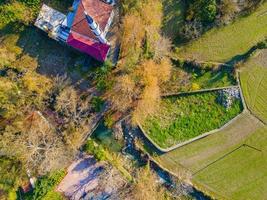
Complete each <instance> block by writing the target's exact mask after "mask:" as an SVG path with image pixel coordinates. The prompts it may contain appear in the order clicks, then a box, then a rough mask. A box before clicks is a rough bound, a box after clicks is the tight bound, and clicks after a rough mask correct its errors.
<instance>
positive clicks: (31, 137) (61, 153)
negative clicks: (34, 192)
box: [2, 112, 72, 174]
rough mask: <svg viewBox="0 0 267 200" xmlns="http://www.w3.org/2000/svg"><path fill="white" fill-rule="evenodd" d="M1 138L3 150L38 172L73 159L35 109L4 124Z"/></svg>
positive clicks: (49, 169) (52, 168)
mask: <svg viewBox="0 0 267 200" xmlns="http://www.w3.org/2000/svg"><path fill="white" fill-rule="evenodd" d="M4 138H6V139H5V141H6V143H5V144H2V145H3V146H4V148H3V149H4V151H5V153H6V154H11V155H12V154H13V155H16V156H17V157H18V158H20V160H21V161H22V162H23V163H25V165H26V166H27V168H28V169H30V170H31V171H33V172H37V173H38V174H44V173H46V172H48V171H51V170H55V169H59V168H62V167H65V165H66V164H67V163H68V162H69V161H70V159H71V158H72V156H71V152H69V151H67V149H66V148H65V146H64V143H63V142H62V138H61V136H60V135H58V134H57V133H56V132H55V130H54V129H53V127H51V126H50V125H49V123H48V122H47V121H46V120H45V119H44V118H43V117H42V116H41V115H40V114H39V113H38V112H33V113H32V114H31V115H30V116H29V117H27V118H26V119H25V120H23V121H21V122H18V123H17V124H16V125H15V126H10V127H7V129H6V132H5V134H4Z"/></svg>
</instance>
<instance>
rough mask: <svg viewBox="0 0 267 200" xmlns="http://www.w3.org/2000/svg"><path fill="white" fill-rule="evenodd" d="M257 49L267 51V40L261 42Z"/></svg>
mask: <svg viewBox="0 0 267 200" xmlns="http://www.w3.org/2000/svg"><path fill="white" fill-rule="evenodd" d="M256 48H258V49H266V48H267V39H266V40H264V41H262V42H259V43H258V44H257V45H256Z"/></svg>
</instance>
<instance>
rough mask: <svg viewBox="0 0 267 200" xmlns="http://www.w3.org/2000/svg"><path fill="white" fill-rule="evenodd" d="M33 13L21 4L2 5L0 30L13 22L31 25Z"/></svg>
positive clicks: (0, 7) (15, 2)
mask: <svg viewBox="0 0 267 200" xmlns="http://www.w3.org/2000/svg"><path fill="white" fill-rule="evenodd" d="M32 19H33V13H32V11H31V9H29V8H28V7H27V6H26V5H25V4H23V3H21V2H17V1H14V2H11V3H7V4H2V5H0V28H1V27H3V26H5V25H6V24H8V23H11V22H21V23H25V24H27V23H29V22H30V21H31V20H32Z"/></svg>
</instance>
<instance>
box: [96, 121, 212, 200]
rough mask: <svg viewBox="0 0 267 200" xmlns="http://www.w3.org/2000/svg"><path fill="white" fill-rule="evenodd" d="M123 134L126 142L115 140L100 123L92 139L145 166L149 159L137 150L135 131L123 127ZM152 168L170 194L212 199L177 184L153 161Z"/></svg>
mask: <svg viewBox="0 0 267 200" xmlns="http://www.w3.org/2000/svg"><path fill="white" fill-rule="evenodd" d="M123 133H124V135H123V137H124V142H123V141H118V140H116V139H115V137H114V134H113V132H112V130H110V129H108V128H106V127H105V126H104V123H100V124H99V126H98V127H97V128H96V130H95V131H94V132H93V133H92V135H91V138H92V139H94V140H96V141H97V142H98V143H100V144H101V145H103V146H104V147H105V148H107V149H108V150H109V151H111V152H114V153H122V154H123V155H125V156H127V157H130V158H131V159H132V160H133V161H134V162H135V163H137V166H144V165H145V164H146V163H147V161H148V159H149V158H148V156H147V155H146V154H145V153H143V152H141V151H140V150H137V149H136V148H135V145H134V138H135V137H136V134H135V133H134V132H133V131H131V130H128V129H127V127H123ZM150 168H151V170H153V171H154V172H155V173H156V174H157V175H158V179H159V182H160V183H162V185H163V186H165V187H166V188H167V189H168V190H169V191H170V192H175V191H178V192H182V193H183V194H186V195H187V196H188V197H189V199H195V200H210V198H209V197H207V196H205V195H204V194H203V193H202V192H201V191H198V190H196V189H195V188H194V187H192V186H191V185H188V184H187V183H181V184H179V185H177V184H175V183H174V180H175V179H176V178H174V177H173V176H172V175H171V174H169V173H168V172H167V171H165V170H163V169H162V168H160V167H159V166H158V165H157V164H156V163H154V162H153V161H150Z"/></svg>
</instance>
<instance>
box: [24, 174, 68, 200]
mask: <svg viewBox="0 0 267 200" xmlns="http://www.w3.org/2000/svg"><path fill="white" fill-rule="evenodd" d="M65 175H66V172H65V171H64V170H60V171H56V172H53V173H50V174H49V175H46V176H43V177H41V178H39V179H38V180H37V182H36V184H35V189H34V190H33V192H32V193H30V194H26V196H25V199H26V200H31V199H35V200H43V199H55V200H57V199H63V198H60V195H59V194H56V192H54V189H55V187H56V186H57V185H58V184H59V183H60V182H61V180H62V179H63V178H64V176H65ZM50 197H51V198H50ZM52 197H53V198H52ZM54 197H56V198H54Z"/></svg>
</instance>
